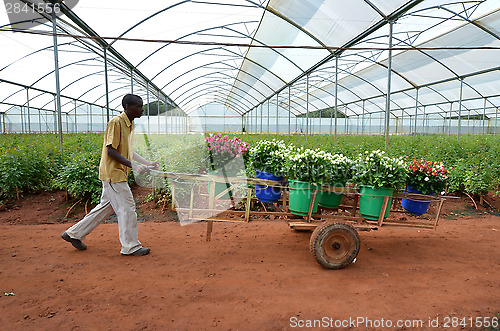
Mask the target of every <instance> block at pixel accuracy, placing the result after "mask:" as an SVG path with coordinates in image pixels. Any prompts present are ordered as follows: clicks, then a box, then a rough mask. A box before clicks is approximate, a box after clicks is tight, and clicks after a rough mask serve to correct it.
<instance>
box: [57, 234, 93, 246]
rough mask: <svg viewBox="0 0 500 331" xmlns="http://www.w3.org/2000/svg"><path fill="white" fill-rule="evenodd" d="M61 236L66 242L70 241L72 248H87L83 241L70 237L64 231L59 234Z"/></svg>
mask: <svg viewBox="0 0 500 331" xmlns="http://www.w3.org/2000/svg"><path fill="white" fill-rule="evenodd" d="M61 238H63V239H64V240H66V241H67V242H70V243H71V245H73V247H74V248H76V249H78V250H80V251H84V250H86V249H87V245H85V244H84V243H83V241H81V240H79V239H74V238H71V237H70V236H69V235H68V234H67V233H66V232H64V233H63V234H62V235H61Z"/></svg>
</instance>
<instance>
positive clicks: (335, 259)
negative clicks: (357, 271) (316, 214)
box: [309, 222, 360, 269]
mask: <svg viewBox="0 0 500 331" xmlns="http://www.w3.org/2000/svg"><path fill="white" fill-rule="evenodd" d="M332 240H333V241H335V245H336V246H338V247H333V246H332V247H333V249H332V250H331V251H330V252H328V251H325V246H326V247H328V245H329V244H331V241H332ZM339 241H340V243H339ZM309 248H310V250H311V253H312V254H313V256H314V258H315V259H316V261H317V262H318V263H319V264H321V265H322V266H323V267H324V268H326V269H342V268H345V267H347V266H348V265H349V264H350V263H352V261H354V259H355V258H356V256H358V253H359V248H360V239H359V235H358V232H357V231H356V229H355V228H353V227H352V226H351V225H349V224H346V223H343V222H335V223H331V222H324V223H323V224H321V225H319V226H318V227H317V228H316V229H315V230H314V232H313V233H312V235H311V239H310V240H309ZM341 248H342V250H341ZM337 251H338V253H339V255H338V256H329V255H328V253H331V254H330V255H332V254H334V253H336V252H337Z"/></svg>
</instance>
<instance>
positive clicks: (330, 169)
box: [318, 153, 354, 209]
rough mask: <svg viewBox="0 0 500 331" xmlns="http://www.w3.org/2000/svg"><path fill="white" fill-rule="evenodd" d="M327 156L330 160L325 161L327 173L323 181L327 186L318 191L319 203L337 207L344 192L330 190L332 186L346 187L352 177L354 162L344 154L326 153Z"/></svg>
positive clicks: (329, 207)
mask: <svg viewBox="0 0 500 331" xmlns="http://www.w3.org/2000/svg"><path fill="white" fill-rule="evenodd" d="M325 156H326V159H327V161H328V162H326V163H325V175H324V178H323V182H322V184H323V185H325V186H324V187H323V189H322V190H321V191H319V192H318V205H319V206H321V207H323V208H328V209H337V208H338V207H339V205H340V203H341V201H342V197H343V194H342V193H339V192H332V191H329V190H330V189H331V188H332V187H334V188H344V187H345V185H346V183H347V182H348V181H349V180H351V178H352V175H353V167H354V162H353V161H352V160H351V159H350V158H348V157H347V156H344V155H342V154H333V155H332V154H330V153H326V154H325Z"/></svg>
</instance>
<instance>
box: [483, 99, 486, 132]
mask: <svg viewBox="0 0 500 331" xmlns="http://www.w3.org/2000/svg"><path fill="white" fill-rule="evenodd" d="M485 118H486V98H484V105H483V134H485V131H484V120H485Z"/></svg>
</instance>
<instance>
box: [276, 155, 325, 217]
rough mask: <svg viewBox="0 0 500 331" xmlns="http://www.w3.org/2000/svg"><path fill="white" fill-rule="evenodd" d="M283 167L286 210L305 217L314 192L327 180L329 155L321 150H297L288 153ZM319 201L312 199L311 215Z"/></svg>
mask: <svg viewBox="0 0 500 331" xmlns="http://www.w3.org/2000/svg"><path fill="white" fill-rule="evenodd" d="M285 157H286V162H285V166H284V170H285V174H286V177H287V178H288V188H289V197H288V198H289V200H288V208H289V209H290V212H292V213H293V214H296V215H301V216H307V215H308V212H309V206H310V204H311V200H312V197H313V192H314V190H319V189H321V184H322V183H325V182H326V180H327V178H328V175H327V174H328V169H330V167H331V157H332V156H331V154H330V153H327V152H324V151H322V150H319V149H316V150H311V149H304V148H299V149H296V150H291V151H289V152H288V153H287V154H286V155H285ZM318 202H319V199H318V198H316V199H314V202H313V213H314V212H316V211H317V210H318Z"/></svg>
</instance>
